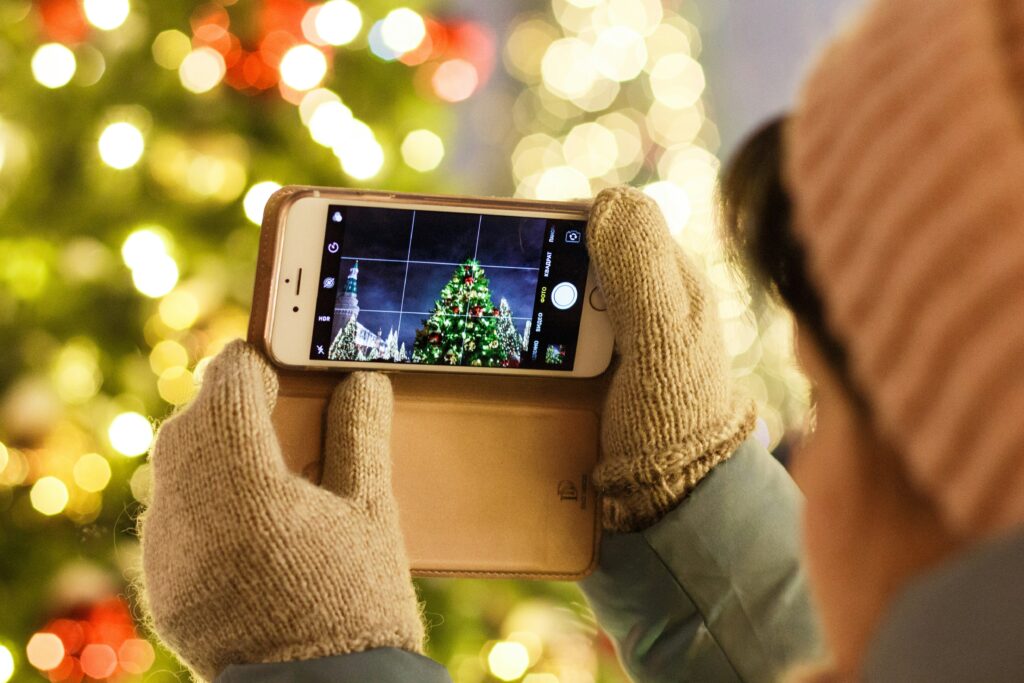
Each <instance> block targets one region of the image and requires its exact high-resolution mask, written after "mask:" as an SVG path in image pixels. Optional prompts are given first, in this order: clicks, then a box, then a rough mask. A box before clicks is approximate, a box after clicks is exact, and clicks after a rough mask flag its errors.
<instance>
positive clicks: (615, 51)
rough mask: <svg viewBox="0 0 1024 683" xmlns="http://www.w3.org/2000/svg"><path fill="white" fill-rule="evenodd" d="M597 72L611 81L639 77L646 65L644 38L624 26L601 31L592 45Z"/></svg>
mask: <svg viewBox="0 0 1024 683" xmlns="http://www.w3.org/2000/svg"><path fill="white" fill-rule="evenodd" d="M594 62H595V66H596V67H597V71H598V72H599V73H600V74H601V75H602V76H604V77H605V78H610V79H611V80H613V81H629V80H632V79H634V78H636V77H637V76H639V75H640V72H642V71H643V68H644V65H646V64H647V45H646V44H645V43H644V37H643V36H642V35H640V34H639V33H637V32H636V31H634V30H632V29H630V28H626V27H625V26H613V27H611V28H608V29H605V30H604V31H601V33H599V34H598V35H597V42H596V43H595V44H594Z"/></svg>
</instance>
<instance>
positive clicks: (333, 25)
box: [314, 0, 363, 45]
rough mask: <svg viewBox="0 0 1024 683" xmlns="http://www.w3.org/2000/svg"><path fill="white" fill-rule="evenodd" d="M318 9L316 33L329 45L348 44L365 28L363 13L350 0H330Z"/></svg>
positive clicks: (315, 23)
mask: <svg viewBox="0 0 1024 683" xmlns="http://www.w3.org/2000/svg"><path fill="white" fill-rule="evenodd" d="M316 9H317V13H316V18H315V20H314V27H315V29H316V33H317V36H319V38H320V39H321V40H322V41H324V42H325V43H327V44H328V45H348V44H349V43H351V42H352V41H353V40H355V38H356V36H358V35H359V31H360V30H361V29H362V28H363V15H362V14H361V13H360V12H359V8H358V7H356V6H355V5H353V4H352V3H351V2H349V1H348V0H330V2H325V3H324V4H323V5H321V6H320V7H319V8H316Z"/></svg>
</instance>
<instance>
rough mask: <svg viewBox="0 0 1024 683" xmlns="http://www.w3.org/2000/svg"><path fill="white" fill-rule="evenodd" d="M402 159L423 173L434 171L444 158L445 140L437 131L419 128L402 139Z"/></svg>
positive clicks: (410, 166)
mask: <svg viewBox="0 0 1024 683" xmlns="http://www.w3.org/2000/svg"><path fill="white" fill-rule="evenodd" d="M401 151H402V160H403V161H405V163H406V165H408V166H409V168H412V169H414V170H417V171H419V172H421V173H426V172H427V171H433V170H434V169H435V168H437V167H438V165H439V164H440V163H441V160H442V159H443V158H444V142H443V141H442V140H441V138H440V136H438V135H437V134H436V133H432V132H431V131H429V130H425V129H422V128H421V129H419V130H414V131H411V132H410V133H409V134H408V135H406V136H405V139H404V140H402V150H401Z"/></svg>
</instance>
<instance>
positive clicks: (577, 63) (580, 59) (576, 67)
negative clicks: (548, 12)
mask: <svg viewBox="0 0 1024 683" xmlns="http://www.w3.org/2000/svg"><path fill="white" fill-rule="evenodd" d="M540 72H541V76H542V77H543V79H544V85H545V86H547V88H548V90H550V91H551V92H553V93H555V94H556V95H558V96H559V97H563V98H565V99H573V98H576V97H582V96H583V95H586V94H587V92H589V91H590V89H591V87H593V85H594V81H596V80H597V78H598V73H597V68H596V66H595V64H594V56H593V51H592V50H591V47H590V45H588V44H587V43H586V42H584V41H582V40H580V39H579V38H560V39H559V40H556V41H554V42H553V43H551V45H549V46H548V49H547V51H545V52H544V58H543V59H542V60H541V62H540Z"/></svg>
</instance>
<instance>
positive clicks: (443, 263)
mask: <svg viewBox="0 0 1024 683" xmlns="http://www.w3.org/2000/svg"><path fill="white" fill-rule="evenodd" d="M409 242H410V243H411V242H412V237H411V236H410V238H409ZM341 260H342V261H379V262H382V263H405V264H409V263H415V264H417V265H425V266H461V265H462V264H461V263H453V262H451V261H410V260H408V259H399V258H373V257H370V258H367V257H363V256H349V255H348V254H346V255H344V256H342V257H341ZM480 267H481V268H484V269H485V270H486V269H487V268H492V269H494V268H504V269H505V270H540V268H533V267H531V266H499V265H494V264H490V265H489V264H486V263H481V264H480ZM407 270H408V269H407ZM403 293H404V288H403Z"/></svg>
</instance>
